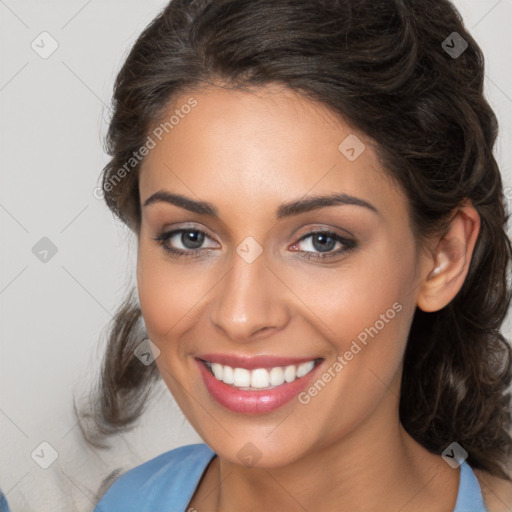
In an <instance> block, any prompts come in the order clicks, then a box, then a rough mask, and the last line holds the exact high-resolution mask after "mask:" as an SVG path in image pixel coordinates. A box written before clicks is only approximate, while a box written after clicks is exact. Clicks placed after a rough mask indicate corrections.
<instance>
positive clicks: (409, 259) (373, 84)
mask: <svg viewBox="0 0 512 512" xmlns="http://www.w3.org/2000/svg"><path fill="white" fill-rule="evenodd" d="M483 78H484V67H483V57H482V54H481V51H480V49H479V47H478V46H477V44H476V43H475V41H474V40H473V38H472V37H471V36H470V34H468V32H467V31H466V29H465V28H464V26H463V24H462V21H461V18H460V16H459V15H458V13H457V12H456V10H455V9H454V7H453V6H452V5H451V4H450V3H448V2H447V1H445V0H425V1H422V2H416V1H412V0H385V1H381V2H374V1H373V0H357V1H355V0H338V1H333V0H330V1H322V0H300V1H297V0H294V1H292V0H256V1H255V0H195V1H194V0H174V1H172V2H171V3H170V4H169V5H168V6H167V7H166V8H165V9H164V10H163V12H162V13H161V14H160V15H159V16H157V17H156V18H155V19H154V20H153V22H152V23H151V24H150V25H149V26H148V27H147V28H146V30H145V31H144V32H143V34H142V35H141V36H140V38H139V39H138V41H137V42H136V44H135V45H134V47H133V49H132V51H131V53H130V54H129V56H128V58H127V59H126V62H125V63H124V66H123V68H122V69H121V71H120V73H119V75H118V77H117V81H116V85H115V93H114V105H113V107H114V112H113V118H112V121H111V124H110V128H109V133H108V138H107V139H108V140H107V142H108V150H109V154H110V155H111V157H112V158H111V160H110V162H109V163H108V165H107V166H106V168H105V169H104V175H103V183H102V187H103V191H104V193H105V199H106V202H107V205H108V206H109V207H110V208H111V210H112V211H113V212H114V213H115V214H116V215H117V216H118V217H119V218H120V219H121V220H123V221H124V222H125V223H126V224H127V225H128V226H129V227H130V228H131V229H132V230H133V232H134V233H135V235H136V236H137V241H138V258H137V296H136V297H133V296H130V297H128V298H127V300H126V302H125V303H124V304H123V305H122V307H121V308H120V310H119V312H118V314H117V316H116V318H115V321H114V323H113V324H112V329H111V331H110V336H109V345H108V348H107V353H106V356H105V360H104V366H103V372H102V379H103V380H102V384H101V387H100V389H99V401H98V402H97V403H98V404H99V407H98V408H94V409H93V410H92V411H90V413H91V414H93V415H94V417H95V420H96V422H97V426H98V428H99V430H100V432H102V433H113V432H115V431H117V430H120V429H122V428H127V427H129V426H130V425H132V424H133V422H134V421H135V420H136V419H137V417H138V416H139V415H140V413H141V412H142V409H143V404H144V400H145V399H146V397H147V396H148V393H149V390H150V389H151V385H152V383H153V382H154V381H155V380H156V379H158V378H160V377H161V378H162V379H163V381H164V382H165V384H166V385H167V387H168V388H169V390H170V392H171V393H172V394H173V396H174V398H175V399H176V401H177V403H178V405H179V406H180V408H181V410H182V411H183V413H184V414H185V416H186V417H187V419H188V420H189V421H190V423H191V425H192V426H193V427H194V428H195V430H196V431H197V432H198V434H199V435H200V436H201V438H202V439H203V440H204V444H203V443H202V444H197V445H190V446H186V447H181V448H178V449H176V450H172V451H169V452H167V453H165V454H163V455H161V456H159V457H156V458H155V459H152V460H151V461H149V462H147V463H145V464H142V465H141V466H138V467H137V468H134V469H133V470H131V471H129V472H127V473H126V474H124V475H122V476H121V477H119V478H118V479H117V480H116V481H115V482H114V483H113V484H112V485H111V486H107V487H109V488H108V490H107V492H106V493H105V494H104V496H103V497H102V499H101V501H100V502H99V504H98V506H97V508H96V510H97V511H102V512H108V511H110V510H123V511H129V510H137V511H141V510H148V511H149V510H152V511H154V510H158V511H171V510H172V511H183V510H197V511H199V512H210V511H231V510H237V511H246V510H247V511H248V510H265V511H270V510H280V511H282V510H286V511H295V510H297V511H299V510H309V511H317V510H324V511H334V510H336V511H340V510H343V511H345V510H346V511H355V510H365V511H373V510H375V511H379V512H385V511H397V510H401V511H415V512H418V511H420V512H421V511H427V510H428V511H429V512H432V511H447V510H449V511H453V510H455V511H456V512H462V511H466V512H467V511H471V512H479V511H484V510H486V507H487V509H488V510H493V511H494V510H509V509H510V506H511V505H510V503H512V500H511V498H510V495H511V491H510V483H509V481H510V477H509V471H510V467H509V462H510V455H511V453H512V440H511V437H510V425H511V411H510V397H509V395H508V393H507V389H508V386H509V384H510V381H511V371H512V370H511V358H510V352H511V351H510V348H509V346H508V344H507V343H506V340H505V339H504V337H503V336H502V334H501V333H500V331H499V328H500V326H501V324H502V322H503V319H504V317H505V315H506V312H507V308H508V305H509V302H510V287H509V283H508V281H507V265H508V264H509V262H510V255H511V245H510V241H509V240H508V238H507V236H506V232H505V222H506V219H507V212H506V210H505V205H504V198H503V189H502V181H501V177H500V173H499V169H498V166H497V163H496V161H495V159H494V157H493V154H492V149H493V144H494V141H495V138H496V134H497V122H496V118H495V115H494V113H493V112H492V110H491V108H490V107H489V105H488V103H487V102H486V100H485V98H484V97H483V93H482V87H483ZM86 434H87V433H86ZM87 435H89V438H91V439H92V442H95V441H94V439H93V438H92V436H91V434H90V433H89V434H87ZM96 442H98V441H97V439H96ZM507 507H508V508H507Z"/></svg>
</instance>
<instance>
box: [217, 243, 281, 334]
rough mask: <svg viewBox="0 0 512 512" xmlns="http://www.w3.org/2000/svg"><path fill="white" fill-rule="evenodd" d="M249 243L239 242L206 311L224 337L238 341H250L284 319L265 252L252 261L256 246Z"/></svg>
mask: <svg viewBox="0 0 512 512" xmlns="http://www.w3.org/2000/svg"><path fill="white" fill-rule="evenodd" d="M250 243H251V242H250V241H249V242H248V244H249V245H245V244H244V242H242V243H241V244H240V245H239V247H238V248H237V251H236V252H234V253H233V257H232V264H231V268H230V270H229V271H228V272H227V274H226V275H225V276H224V278H223V279H222V280H221V283H219V286H218V287H216V291H215V294H214V299H213V301H212V303H211V304H210V312H209V319H210V321H211V322H212V323H213V324H214V325H215V326H216V327H217V328H220V329H221V330H222V331H223V332H224V335H225V336H227V337H229V338H230V339H232V340H233V341H240V342H243V341H250V339H251V336H252V335H253V334H255V333H257V332H259V331H261V330H263V329H265V328H282V327H283V325H285V323H286V321H287V313H286V307H285V304H284V302H283V300H282V299H280V298H279V293H280V290H281V288H280V286H279V285H278V280H277V279H276V277H275V276H274V275H273V273H272V271H271V270H270V269H269V268H268V267H267V259H266V257H265V254H264V253H261V254H259V255H257V257H256V258H255V259H253V260H252V257H251V256H250V255H251V251H254V249H255V248H254V247H251V246H250ZM247 249H248V250H247ZM244 251H245V252H244ZM252 255H253V256H254V252H253V254H252Z"/></svg>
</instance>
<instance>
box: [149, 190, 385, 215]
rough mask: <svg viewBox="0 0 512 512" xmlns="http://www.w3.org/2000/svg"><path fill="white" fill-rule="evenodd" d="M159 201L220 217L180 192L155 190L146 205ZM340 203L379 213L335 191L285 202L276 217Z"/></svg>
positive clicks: (355, 199)
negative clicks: (172, 192)
mask: <svg viewBox="0 0 512 512" xmlns="http://www.w3.org/2000/svg"><path fill="white" fill-rule="evenodd" d="M159 202H163V203H170V204H173V205H175V206H179V207H180V208H184V209H185V210H189V211H191V212H194V213H198V214H200V215H210V216H212V217H215V218H218V217H219V213H218V210H217V208H216V207H215V206H214V205H212V204H211V203H208V202H205V201H195V200H193V199H190V198H188V197H185V196H182V195H180V194H171V193H170V192H167V191H165V190H159V191H158V192H155V193H154V194H153V195H151V196H150V197H148V198H147V199H146V201H144V207H146V206H149V205H150V204H154V203H159ZM338 205H351V206H361V207H363V208H367V209H368V210H371V211H372V212H374V213H377V214H378V213H379V211H378V210H377V208H376V207H375V206H373V205H372V204H371V203H369V202H368V201H365V200H364V199H360V198H358V197H354V196H350V195H348V194H343V193H335V194H330V195H327V196H309V197H307V198H305V199H298V200H295V201H290V202H287V203H283V204H282V205H281V206H279V208H278V209H277V210H276V212H275V217H276V219H283V218H285V217H291V216H292V215H298V214H300V213H305V212H310V211H313V210H318V209H320V208H325V207H326V206H338Z"/></svg>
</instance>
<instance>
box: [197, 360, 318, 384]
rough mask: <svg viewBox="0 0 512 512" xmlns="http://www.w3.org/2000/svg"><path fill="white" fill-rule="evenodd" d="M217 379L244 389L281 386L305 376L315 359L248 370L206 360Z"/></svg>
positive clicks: (312, 366) (313, 364)
mask: <svg viewBox="0 0 512 512" xmlns="http://www.w3.org/2000/svg"><path fill="white" fill-rule="evenodd" d="M206 365H207V366H208V368H210V369H211V371H212V373H213V375H214V376H215V378H216V379H217V380H220V381H222V382H224V383H225V384H231V385H233V386H235V387H237V388H240V389H243V390H252V389H265V388H269V389H271V388H273V387H275V386H281V385H282V384H284V383H285V382H293V381H294V380H296V379H300V378H301V377H304V375H306V374H308V373H309V372H310V371H311V370H312V369H313V368H314V366H315V361H307V362H306V363H302V364H299V365H298V366H296V365H289V366H284V367H282V366H276V367H275V368H270V369H265V368H257V369H255V370H247V369H245V368H232V367H231V366H226V365H222V364H219V363H210V362H208V361H207V362H206Z"/></svg>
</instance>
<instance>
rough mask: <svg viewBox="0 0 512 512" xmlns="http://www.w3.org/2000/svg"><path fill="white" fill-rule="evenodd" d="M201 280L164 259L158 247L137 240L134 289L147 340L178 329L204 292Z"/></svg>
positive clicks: (163, 335) (161, 250)
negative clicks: (135, 284)
mask: <svg viewBox="0 0 512 512" xmlns="http://www.w3.org/2000/svg"><path fill="white" fill-rule="evenodd" d="M203 275H204V274H203ZM203 281H204V279H202V278H201V275H200V274H199V273H198V272H197V270H196V271H191V270H187V267H186V265H184V266H178V265H177V264H175V263H173V262H171V261H170V260H168V259H167V258H166V256H165V253H164V252H163V249H161V248H160V247H156V248H152V247H150V243H149V242H143V241H141V242H140V245H139V252H138V257H137V288H138V294H139V301H140V306H141V309H142V314H143V317H144V322H145V324H146V328H147V331H148V335H149V337H150V339H151V337H153V338H154V340H155V342H156V343H157V342H158V341H159V340H160V341H163V340H164V339H165V338H166V337H168V336H172V334H173V331H174V330H177V329H180V326H181V324H182V323H183V322H182V321H183V320H184V319H185V318H188V315H190V314H191V312H193V310H194V306H195V305H197V304H198V303H199V302H200V301H201V299H202V298H204V297H205V295H206V292H207V287H206V286H203ZM191 283H193V286H191ZM157 344H158V343H157Z"/></svg>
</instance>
